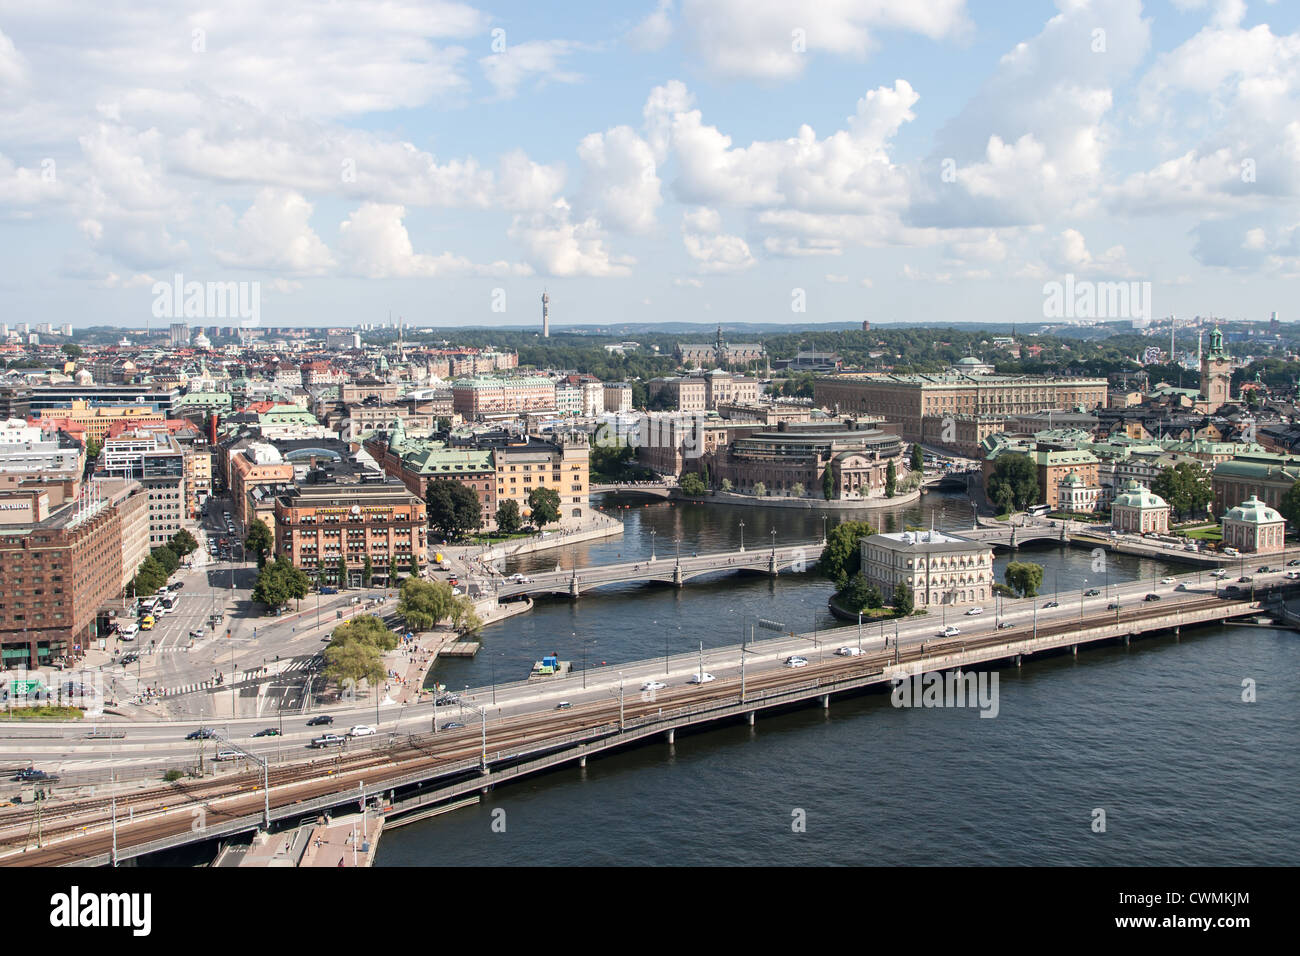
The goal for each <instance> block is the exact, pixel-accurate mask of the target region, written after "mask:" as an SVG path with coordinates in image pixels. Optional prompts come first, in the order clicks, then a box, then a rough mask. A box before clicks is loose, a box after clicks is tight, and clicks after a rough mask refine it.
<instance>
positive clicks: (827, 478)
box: [822, 462, 835, 501]
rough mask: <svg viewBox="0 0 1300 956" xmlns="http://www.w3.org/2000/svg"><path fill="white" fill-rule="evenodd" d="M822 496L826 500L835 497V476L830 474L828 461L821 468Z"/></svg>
mask: <svg viewBox="0 0 1300 956" xmlns="http://www.w3.org/2000/svg"><path fill="white" fill-rule="evenodd" d="M822 497H823V498H825V499H826V500H827V501H830V500H831V499H832V498H834V497H835V476H834V475H832V474H831V464H830V462H827V463H826V467H825V468H823V469H822Z"/></svg>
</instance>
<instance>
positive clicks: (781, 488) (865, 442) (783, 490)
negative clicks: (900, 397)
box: [703, 421, 903, 500]
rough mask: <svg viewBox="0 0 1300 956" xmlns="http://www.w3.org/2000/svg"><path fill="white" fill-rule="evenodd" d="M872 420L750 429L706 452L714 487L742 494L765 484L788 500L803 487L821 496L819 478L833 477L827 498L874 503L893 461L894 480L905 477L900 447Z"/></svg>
mask: <svg viewBox="0 0 1300 956" xmlns="http://www.w3.org/2000/svg"><path fill="white" fill-rule="evenodd" d="M877 424H878V423H876V422H870V421H859V422H851V423H848V424H845V423H841V422H836V423H834V424H824V423H816V424H809V425H807V426H803V427H800V426H793V425H792V426H786V427H785V428H781V427H778V428H777V429H776V430H770V429H769V430H754V431H751V432H749V433H748V434H746V435H745V436H744V437H737V438H735V439H734V440H732V441H731V442H730V443H729V444H728V445H727V446H726V448H725V450H720V451H715V452H713V453H711V454H710V453H708V452H706V453H705V454H704V456H703V461H704V463H705V464H707V465H708V467H709V475H710V478H711V480H712V482H713V483H715V484H720V483H721V482H722V481H723V480H727V481H730V482H731V485H732V487H733V488H734V489H735V490H736V491H738V492H741V493H744V494H755V493H756V486H758V485H760V484H761V485H763V490H764V492H765V493H766V494H769V495H790V494H793V493H794V492H795V491H796V490H797V489H795V487H794V486H795V485H802V486H803V493H804V495H805V496H808V497H821V496H822V494H823V488H822V476H823V475H824V474H825V472H826V470H827V468H829V469H830V472H831V487H832V492H831V495H832V497H833V498H835V499H838V500H852V499H855V498H858V499H861V498H876V497H880V496H882V495H883V494H884V493H885V475H886V472H887V471H888V468H889V463H890V461H893V462H894V463H895V464H894V470H895V475H896V477H897V478H900V479H901V478H902V477H903V468H902V461H901V457H900V456H901V455H902V452H903V442H902V440H901V439H900V438H899V437H898V436H897V435H893V434H890V433H889V432H885V431H882V430H880V429H879V428H877V427H874V426H875V425H877Z"/></svg>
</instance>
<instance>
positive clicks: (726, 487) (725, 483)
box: [722, 478, 731, 491]
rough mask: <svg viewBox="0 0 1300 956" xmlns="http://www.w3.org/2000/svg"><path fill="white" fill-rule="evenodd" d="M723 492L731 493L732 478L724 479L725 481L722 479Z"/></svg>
mask: <svg viewBox="0 0 1300 956" xmlns="http://www.w3.org/2000/svg"><path fill="white" fill-rule="evenodd" d="M722 490H723V491H730V490H731V479H730V478H723V479H722Z"/></svg>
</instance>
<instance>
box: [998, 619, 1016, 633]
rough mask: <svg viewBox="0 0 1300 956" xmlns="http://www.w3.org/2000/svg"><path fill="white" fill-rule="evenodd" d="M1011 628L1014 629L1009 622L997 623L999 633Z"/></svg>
mask: <svg viewBox="0 0 1300 956" xmlns="http://www.w3.org/2000/svg"><path fill="white" fill-rule="evenodd" d="M1013 627H1015V625H1014V624H1012V623H1011V622H1010V621H999V622H998V630H999V631H1005V630H1008V629H1010V628H1013Z"/></svg>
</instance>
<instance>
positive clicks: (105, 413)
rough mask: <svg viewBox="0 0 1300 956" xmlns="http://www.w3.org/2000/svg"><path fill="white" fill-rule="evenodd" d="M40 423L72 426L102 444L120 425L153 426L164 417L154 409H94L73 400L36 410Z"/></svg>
mask: <svg viewBox="0 0 1300 956" xmlns="http://www.w3.org/2000/svg"><path fill="white" fill-rule="evenodd" d="M33 414H35V415H36V416H37V418H38V420H39V421H42V422H45V421H49V422H50V423H51V424H54V423H58V424H60V425H62V424H63V423H70V424H71V425H73V426H76V427H78V428H82V429H84V430H85V433H86V437H87V438H93V439H95V440H97V441H102V440H103V438H104V436H105V435H107V434H108V433H109V431H110V430H111V429H112V427H113V426H114V425H116V424H117V423H118V422H130V423H133V424H141V425H144V424H151V423H160V422H162V421H163V418H164V416H163V413H162V412H160V411H158V410H157V409H155V408H154V406H152V405H92V404H91V403H90V402H88V401H84V400H82V399H74V400H73V401H71V402H69V403H68V404H67V405H66V406H58V407H45V408H39V409H37V408H33Z"/></svg>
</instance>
